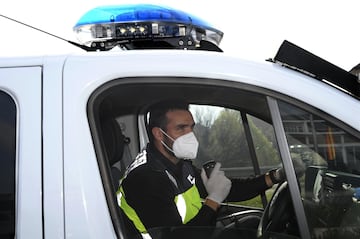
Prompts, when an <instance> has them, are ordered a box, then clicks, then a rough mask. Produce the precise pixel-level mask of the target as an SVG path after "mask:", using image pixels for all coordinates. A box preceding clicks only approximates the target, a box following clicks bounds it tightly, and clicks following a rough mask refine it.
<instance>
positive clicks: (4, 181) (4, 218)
mask: <svg viewBox="0 0 360 239" xmlns="http://www.w3.org/2000/svg"><path fill="white" fill-rule="evenodd" d="M0 109H1V110H0V132H1V134H0V159H1V160H0V205H1V207H0V235H1V237H2V236H6V238H13V237H14V235H15V164H16V163H15V162H16V105H15V102H14V101H13V99H12V98H11V97H10V96H9V95H8V94H7V93H5V92H3V91H0Z"/></svg>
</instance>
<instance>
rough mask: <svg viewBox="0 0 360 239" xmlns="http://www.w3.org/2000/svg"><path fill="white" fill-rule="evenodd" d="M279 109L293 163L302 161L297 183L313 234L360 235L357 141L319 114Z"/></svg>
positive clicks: (359, 151)
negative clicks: (301, 172)
mask: <svg viewBox="0 0 360 239" xmlns="http://www.w3.org/2000/svg"><path fill="white" fill-rule="evenodd" d="M279 107H280V111H281V115H282V122H283V125H284V129H285V132H286V136H287V141H288V144H289V150H290V153H291V157H292V159H293V162H299V161H300V162H301V161H302V162H303V164H304V165H306V171H305V174H304V175H303V176H302V177H301V178H300V179H299V185H300V186H301V193H302V196H303V203H304V208H305V210H306V217H307V219H308V224H309V226H310V230H311V234H312V238H316V239H317V238H321V239H333V238H360V226H359V225H360V139H359V138H358V137H355V136H354V135H352V134H351V132H347V131H345V130H344V129H343V128H342V127H339V126H337V125H335V124H332V123H330V122H328V121H327V120H326V119H324V118H322V117H320V116H318V115H315V114H312V113H310V112H307V111H304V110H302V109H300V108H297V107H295V106H292V105H289V104H286V103H283V102H280V104H279ZM354 117H356V116H354ZM294 165H295V164H294Z"/></svg>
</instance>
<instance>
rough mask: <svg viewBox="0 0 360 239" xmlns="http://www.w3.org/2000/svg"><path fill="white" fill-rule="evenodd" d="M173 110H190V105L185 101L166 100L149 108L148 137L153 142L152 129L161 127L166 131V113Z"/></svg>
mask: <svg viewBox="0 0 360 239" xmlns="http://www.w3.org/2000/svg"><path fill="white" fill-rule="evenodd" d="M173 110H189V103H188V102H186V101H184V100H177V99H176V100H166V101H161V102H158V103H156V104H154V105H152V106H151V107H150V108H149V121H148V122H149V123H148V127H147V129H148V135H149V138H150V141H152V139H153V138H152V132H151V130H152V128H154V127H159V128H161V129H163V130H166V128H165V127H166V125H167V123H168V122H167V118H166V113H167V112H169V111H173Z"/></svg>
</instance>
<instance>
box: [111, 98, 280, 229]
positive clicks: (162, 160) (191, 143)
mask: <svg viewBox="0 0 360 239" xmlns="http://www.w3.org/2000/svg"><path fill="white" fill-rule="evenodd" d="M194 125H195V123H194V120H193V117H192V115H191V113H190V111H189V110H188V104H187V103H186V102H181V101H167V102H163V103H159V104H157V105H155V106H153V107H152V108H151V109H150V118H149V125H148V132H149V138H150V143H149V144H148V145H147V147H146V149H145V150H143V151H142V152H141V153H140V154H139V155H138V156H137V157H136V159H135V161H134V162H133V163H132V164H131V165H130V166H129V167H128V169H127V171H126V173H125V176H124V178H123V180H122V182H121V186H120V189H119V190H118V193H117V196H118V203H119V206H120V207H121V209H122V211H123V212H124V214H125V215H126V216H127V217H128V218H129V219H130V221H131V222H132V224H133V225H134V226H135V228H136V229H137V230H138V231H139V232H141V233H143V234H146V233H148V230H149V229H150V228H155V227H170V226H181V225H184V224H186V225H187V226H209V225H214V224H215V220H216V211H217V210H218V208H219V206H220V203H221V202H223V201H224V200H225V199H226V200H229V201H243V200H247V199H250V198H253V197H255V196H257V195H259V194H260V193H261V192H264V191H265V190H266V189H268V188H269V187H271V186H272V185H273V184H274V183H278V182H279V181H281V180H282V175H281V173H280V172H279V170H277V171H275V170H274V171H271V172H270V173H267V174H265V175H261V176H258V177H254V178H249V179H233V180H229V179H228V178H227V177H226V176H225V175H224V172H223V171H222V170H221V169H220V167H221V165H220V164H219V163H217V164H216V165H215V167H214V169H213V171H212V173H211V174H210V175H209V177H207V176H206V173H205V171H204V169H202V170H199V169H197V168H196V167H195V166H193V165H192V162H191V160H192V159H195V158H196V154H197V150H198V141H197V139H196V137H195V135H194V133H193V128H194ZM202 199H204V200H202Z"/></svg>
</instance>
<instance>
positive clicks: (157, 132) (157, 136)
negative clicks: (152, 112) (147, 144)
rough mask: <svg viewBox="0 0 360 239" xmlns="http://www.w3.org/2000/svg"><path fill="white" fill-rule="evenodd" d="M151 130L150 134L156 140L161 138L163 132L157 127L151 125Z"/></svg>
mask: <svg viewBox="0 0 360 239" xmlns="http://www.w3.org/2000/svg"><path fill="white" fill-rule="evenodd" d="M151 132H152V134H153V136H154V139H156V140H158V141H161V140H163V137H164V134H163V132H161V130H160V128H159V127H153V128H152V129H151Z"/></svg>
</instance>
